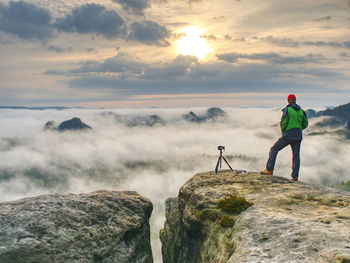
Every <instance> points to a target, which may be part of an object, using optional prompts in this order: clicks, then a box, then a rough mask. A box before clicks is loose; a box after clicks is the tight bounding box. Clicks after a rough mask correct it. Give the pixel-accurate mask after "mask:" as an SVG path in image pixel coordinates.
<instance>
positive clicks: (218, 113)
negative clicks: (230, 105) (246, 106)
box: [182, 107, 227, 123]
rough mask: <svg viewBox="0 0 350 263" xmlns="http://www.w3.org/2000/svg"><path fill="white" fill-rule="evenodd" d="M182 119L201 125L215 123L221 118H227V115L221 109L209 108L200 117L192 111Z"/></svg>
mask: <svg viewBox="0 0 350 263" xmlns="http://www.w3.org/2000/svg"><path fill="white" fill-rule="evenodd" d="M182 117H183V118H184V119H185V120H186V121H189V122H197V123H201V122H206V121H209V120H211V121H215V120H217V119H220V118H226V117H227V113H226V112H225V111H223V110H222V109H220V108H217V107H212V108H209V109H208V110H207V111H206V113H205V114H204V115H200V116H198V115H197V114H195V113H194V112H193V111H190V112H189V113H187V114H183V115H182Z"/></svg>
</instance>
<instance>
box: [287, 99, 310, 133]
mask: <svg viewBox="0 0 350 263" xmlns="http://www.w3.org/2000/svg"><path fill="white" fill-rule="evenodd" d="M307 126H308V119H307V116H306V113H305V111H304V110H303V109H302V108H301V107H300V106H299V105H298V104H296V103H294V102H292V103H290V104H288V105H287V106H286V107H285V108H284V109H283V115H282V119H281V131H282V138H284V139H288V140H302V139H303V133H302V130H304V129H305V128H306V127H307Z"/></svg>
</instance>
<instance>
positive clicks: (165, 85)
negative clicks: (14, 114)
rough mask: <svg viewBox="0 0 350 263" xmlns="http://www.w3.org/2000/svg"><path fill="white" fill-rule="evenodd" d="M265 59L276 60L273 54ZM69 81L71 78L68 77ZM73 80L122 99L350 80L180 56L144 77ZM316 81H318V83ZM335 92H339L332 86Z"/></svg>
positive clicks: (328, 73) (315, 71)
mask: <svg viewBox="0 0 350 263" xmlns="http://www.w3.org/2000/svg"><path fill="white" fill-rule="evenodd" d="M262 57H267V58H270V57H271V58H274V57H277V58H278V56H276V55H274V54H271V55H263V56H262ZM68 75H69V76H70V77H71V75H70V74H68ZM75 75H76V78H73V79H72V78H70V79H71V80H69V85H70V87H72V88H81V89H92V90H101V89H105V90H106V91H113V92H117V93H118V96H119V98H121V97H124V96H126V97H127V96H130V95H134V94H140V93H141V94H164V93H166V94H187V93H211V92H215V93H223V92H238V91H242V90H244V91H245V92H260V91H263V92H276V91H278V92H283V91H285V92H289V91H290V90H294V91H295V92H297V91H300V92H301V91H302V92H306V91H310V92H311V91H313V90H314V89H317V90H318V91H320V92H323V91H327V90H328V86H329V85H330V84H331V83H332V85H333V84H334V83H335V82H334V80H335V79H336V80H337V81H339V80H340V79H344V80H346V79H348V77H346V76H345V75H342V74H341V73H339V72H336V71H333V70H332V69H330V68H318V67H306V66H305V65H304V64H303V63H300V64H298V67H289V66H288V64H283V63H282V62H280V64H277V63H268V64H261V63H247V64H239V65H236V64H227V63H225V62H220V61H219V62H215V63H200V62H199V61H198V60H197V59H196V58H195V57H191V56H178V57H177V58H176V59H174V60H173V61H171V62H169V63H163V64H151V65H147V67H145V69H144V71H143V72H142V74H138V75H135V74H134V75H131V74H130V73H129V72H125V73H120V74H117V75H115V74H114V75H113V74H109V73H108V72H107V74H105V73H99V72H97V73H96V72H90V73H89V74H85V73H84V74H81V73H77V74H75ZM315 79H317V80H318V81H315ZM332 89H333V92H334V90H336V89H337V87H336V86H332Z"/></svg>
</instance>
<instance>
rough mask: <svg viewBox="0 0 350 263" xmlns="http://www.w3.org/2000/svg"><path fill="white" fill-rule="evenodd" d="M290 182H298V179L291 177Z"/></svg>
mask: <svg viewBox="0 0 350 263" xmlns="http://www.w3.org/2000/svg"><path fill="white" fill-rule="evenodd" d="M290 180H291V181H292V182H298V181H299V180H298V178H294V177H292V179H290Z"/></svg>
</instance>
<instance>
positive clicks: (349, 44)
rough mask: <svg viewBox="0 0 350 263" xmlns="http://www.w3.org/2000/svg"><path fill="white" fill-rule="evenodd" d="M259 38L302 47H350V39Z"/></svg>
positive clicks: (278, 43) (273, 42)
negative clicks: (342, 40) (298, 39)
mask: <svg viewBox="0 0 350 263" xmlns="http://www.w3.org/2000/svg"><path fill="white" fill-rule="evenodd" d="M256 39H258V40H263V41H267V42H270V43H272V44H275V45H279V46H288V47H294V48H297V47H300V46H316V47H322V46H324V47H325V46H328V47H333V48H350V41H344V42H339V41H338V42H337V41H296V40H293V39H291V38H275V37H273V36H267V37H264V38H258V37H257V38H256Z"/></svg>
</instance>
